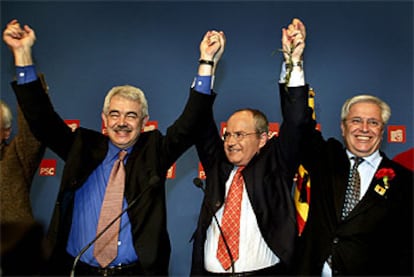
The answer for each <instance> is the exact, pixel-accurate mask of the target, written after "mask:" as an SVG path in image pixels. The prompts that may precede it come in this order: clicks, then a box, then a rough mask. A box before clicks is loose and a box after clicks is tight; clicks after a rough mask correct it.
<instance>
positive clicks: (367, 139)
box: [355, 135, 371, 141]
mask: <svg viewBox="0 0 414 277" xmlns="http://www.w3.org/2000/svg"><path fill="white" fill-rule="evenodd" d="M355 137H356V138H357V139H358V140H361V141H369V140H370V139H371V137H369V136H362V135H359V136H355Z"/></svg>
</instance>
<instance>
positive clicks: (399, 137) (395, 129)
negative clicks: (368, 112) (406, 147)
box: [388, 125, 406, 143]
mask: <svg viewBox="0 0 414 277" xmlns="http://www.w3.org/2000/svg"><path fill="white" fill-rule="evenodd" d="M405 140H406V132H405V126H404V125H388V142H395V143H405Z"/></svg>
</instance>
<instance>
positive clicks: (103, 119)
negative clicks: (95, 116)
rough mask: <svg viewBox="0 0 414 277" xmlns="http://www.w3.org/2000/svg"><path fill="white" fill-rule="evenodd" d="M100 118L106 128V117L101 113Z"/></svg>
mask: <svg viewBox="0 0 414 277" xmlns="http://www.w3.org/2000/svg"><path fill="white" fill-rule="evenodd" d="M101 118H102V121H103V123H104V126H105V128H108V120H107V118H106V115H105V114H104V113H103V112H102V113H101Z"/></svg>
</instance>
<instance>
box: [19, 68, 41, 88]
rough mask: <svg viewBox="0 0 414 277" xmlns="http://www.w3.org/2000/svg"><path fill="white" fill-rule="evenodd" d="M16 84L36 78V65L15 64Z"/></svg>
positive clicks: (25, 82)
mask: <svg viewBox="0 0 414 277" xmlns="http://www.w3.org/2000/svg"><path fill="white" fill-rule="evenodd" d="M16 77H17V84H18V85H22V84H27V83H30V82H33V81H36V80H37V72H36V67H35V66H34V65H28V66H16Z"/></svg>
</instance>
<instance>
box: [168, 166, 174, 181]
mask: <svg viewBox="0 0 414 277" xmlns="http://www.w3.org/2000/svg"><path fill="white" fill-rule="evenodd" d="M175 172H176V163H174V164H173V165H172V166H171V167H170V168H169V169H168V171H167V179H174V178H175Z"/></svg>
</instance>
